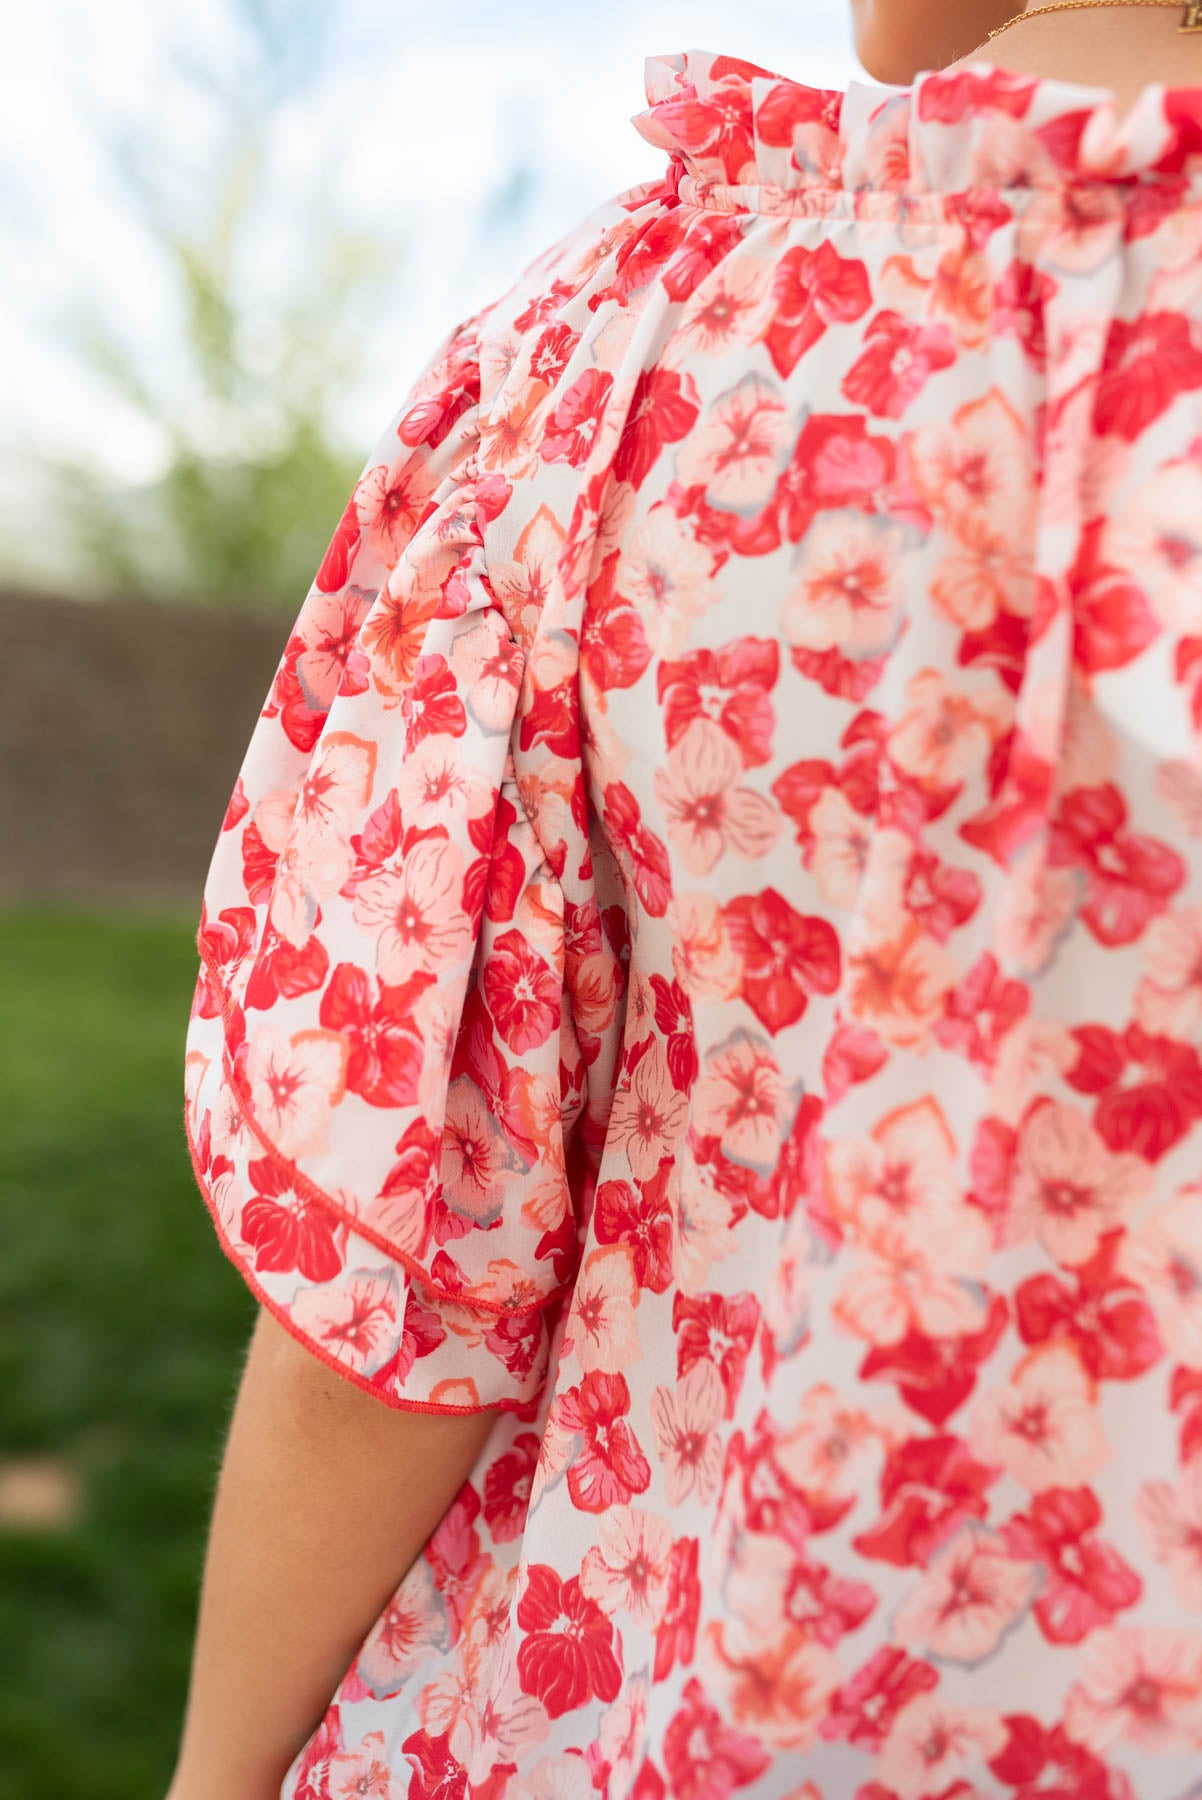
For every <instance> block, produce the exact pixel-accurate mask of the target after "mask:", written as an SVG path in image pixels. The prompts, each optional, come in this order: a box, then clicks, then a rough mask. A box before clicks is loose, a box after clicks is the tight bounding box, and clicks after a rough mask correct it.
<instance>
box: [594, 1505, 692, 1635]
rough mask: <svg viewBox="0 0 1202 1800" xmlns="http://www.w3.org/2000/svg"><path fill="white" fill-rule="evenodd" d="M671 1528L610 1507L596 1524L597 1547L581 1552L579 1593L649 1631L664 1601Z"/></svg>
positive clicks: (632, 1510) (633, 1510)
mask: <svg viewBox="0 0 1202 1800" xmlns="http://www.w3.org/2000/svg"><path fill="white" fill-rule="evenodd" d="M671 1556H672V1528H671V1526H670V1525H669V1524H668V1522H667V1520H666V1519H660V1518H657V1517H656V1516H655V1514H654V1513H648V1512H643V1511H642V1509H641V1508H640V1507H637V1506H614V1507H611V1508H610V1510H609V1512H607V1513H603V1514H602V1515H601V1517H600V1519H599V1520H598V1521H597V1541H596V1543H595V1544H593V1545H592V1546H590V1548H589V1549H588V1550H587V1551H586V1552H585V1555H584V1561H583V1563H582V1564H581V1567H580V1591H581V1593H583V1594H585V1595H587V1596H588V1598H589V1599H590V1600H595V1601H596V1602H597V1605H598V1606H599V1607H600V1608H601V1610H602V1612H605V1613H609V1614H611V1615H612V1614H614V1613H628V1614H629V1615H630V1617H631V1618H632V1619H633V1620H634V1622H635V1624H636V1625H637V1626H639V1627H640V1628H641V1629H643V1630H647V1631H654V1630H655V1629H656V1627H657V1626H658V1625H659V1622H660V1620H661V1618H662V1617H663V1612H664V1607H665V1605H666V1604H667V1599H668V1568H669V1563H670V1561H671Z"/></svg>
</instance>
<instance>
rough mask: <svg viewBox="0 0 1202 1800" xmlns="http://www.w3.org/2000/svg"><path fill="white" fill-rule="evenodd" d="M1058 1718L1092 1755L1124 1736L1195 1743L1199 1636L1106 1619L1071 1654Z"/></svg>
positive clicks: (1201, 1659) (1181, 1745) (1152, 1744)
mask: <svg viewBox="0 0 1202 1800" xmlns="http://www.w3.org/2000/svg"><path fill="white" fill-rule="evenodd" d="M1077 1659H1078V1660H1077V1670H1078V1678H1077V1681H1076V1684H1075V1686H1074V1687H1072V1688H1071V1689H1070V1691H1069V1695H1068V1699H1067V1701H1066V1703H1065V1709H1064V1724H1065V1729H1066V1730H1067V1731H1068V1733H1069V1735H1070V1737H1073V1738H1076V1740H1077V1741H1078V1743H1082V1744H1085V1745H1086V1746H1087V1747H1088V1748H1089V1749H1090V1750H1092V1751H1094V1752H1095V1754H1103V1753H1104V1752H1105V1751H1107V1750H1108V1749H1109V1748H1110V1747H1111V1745H1113V1744H1117V1743H1120V1742H1122V1741H1124V1740H1125V1741H1126V1742H1128V1743H1133V1744H1139V1745H1142V1746H1143V1747H1144V1748H1145V1749H1147V1750H1151V1751H1161V1752H1163V1751H1170V1750H1185V1749H1189V1748H1195V1747H1196V1745H1197V1741H1198V1733H1199V1731H1200V1730H1202V1636H1199V1634H1198V1633H1197V1632H1194V1631H1181V1630H1178V1629H1176V1628H1175V1627H1172V1626H1168V1625H1158V1626H1157V1625H1152V1626H1144V1627H1142V1628H1140V1627H1130V1626H1120V1625H1112V1626H1110V1627H1108V1628H1107V1629H1106V1630H1103V1631H1095V1632H1094V1633H1093V1634H1092V1635H1091V1636H1090V1637H1088V1638H1086V1640H1085V1642H1084V1644H1083V1645H1082V1646H1081V1648H1080V1650H1079V1651H1078V1652H1077Z"/></svg>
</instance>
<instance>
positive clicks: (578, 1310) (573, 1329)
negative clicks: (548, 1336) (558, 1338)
mask: <svg viewBox="0 0 1202 1800" xmlns="http://www.w3.org/2000/svg"><path fill="white" fill-rule="evenodd" d="M638 1299H639V1290H638V1284H637V1283H636V1281H635V1278H634V1266H633V1262H632V1259H631V1255H630V1252H629V1250H627V1249H626V1248H625V1246H621V1245H620V1246H618V1247H617V1248H616V1249H597V1250H592V1251H590V1252H589V1254H588V1256H586V1257H585V1259H584V1262H583V1263H582V1265H581V1267H580V1270H579V1273H578V1274H577V1276H576V1285H575V1288H574V1290H573V1293H572V1304H571V1309H570V1311H569V1313H568V1322H567V1330H566V1334H565V1338H564V1346H563V1347H564V1353H565V1355H573V1356H575V1358H576V1361H577V1362H578V1363H579V1364H580V1367H581V1368H582V1369H583V1370H586V1371H587V1370H589V1369H608V1370H611V1371H614V1372H616V1371H617V1370H619V1369H623V1368H626V1369H630V1368H633V1367H634V1366H635V1364H636V1363H637V1362H638V1360H639V1355H640V1350H641V1347H640V1344H639V1328H638V1319H637V1317H636V1316H635V1308H636V1307H637V1305H638Z"/></svg>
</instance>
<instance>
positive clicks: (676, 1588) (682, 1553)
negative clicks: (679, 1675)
mask: <svg viewBox="0 0 1202 1800" xmlns="http://www.w3.org/2000/svg"><path fill="white" fill-rule="evenodd" d="M699 1549H700V1545H699V1544H698V1541H697V1539H696V1538H677V1540H676V1542H675V1543H674V1544H673V1546H672V1560H671V1562H670V1563H669V1564H668V1599H667V1604H666V1605H665V1607H664V1613H663V1617H662V1618H661V1620H660V1622H659V1624H658V1626H657V1627H656V1631H655V1668H654V1671H653V1679H654V1680H655V1681H666V1680H667V1678H668V1676H669V1675H670V1674H671V1673H672V1670H673V1669H674V1668H675V1667H676V1665H677V1663H679V1664H680V1666H681V1667H682V1668H687V1667H688V1665H689V1663H691V1662H692V1660H693V1647H694V1644H695V1642H696V1638H697V1620H698V1618H699V1617H700V1613H701V1583H700V1581H699V1579H698V1575H697V1559H698V1552H699Z"/></svg>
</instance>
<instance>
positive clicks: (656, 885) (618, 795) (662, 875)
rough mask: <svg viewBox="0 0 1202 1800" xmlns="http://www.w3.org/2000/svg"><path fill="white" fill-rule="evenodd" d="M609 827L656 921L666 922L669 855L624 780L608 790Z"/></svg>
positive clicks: (668, 892)
mask: <svg viewBox="0 0 1202 1800" xmlns="http://www.w3.org/2000/svg"><path fill="white" fill-rule="evenodd" d="M605 825H606V829H607V830H608V831H609V834H610V837H611V840H612V842H613V845H614V848H615V850H617V851H618V852H619V854H621V853H623V852H624V853H625V855H626V857H627V859H628V860H629V863H630V873H631V877H632V879H633V881H634V885H635V888H636V890H637V892H638V896H639V898H640V900H641V901H642V902H643V905H644V906H645V907H646V908H647V911H648V912H649V913H650V914H651V915H652V917H653V918H656V919H662V918H663V916H664V914H665V913H666V912H667V910H668V901H669V899H670V898H671V894H672V875H671V867H672V866H671V864H670V862H669V861H668V852H667V850H666V849H665V848H664V846H663V844H662V843H661V841H660V839H659V838H657V837H656V836H655V833H654V832H652V831H649V830H648V829H647V827H646V826H645V825H644V824H643V819H642V814H641V813H640V812H639V804H638V801H637V800H636V799H635V797H634V795H633V794H632V793H631V791H630V789H629V788H628V787H627V786H626V785H625V783H623V782H621V781H615V782H611V784H610V785H609V787H607V788H606V790H605Z"/></svg>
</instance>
